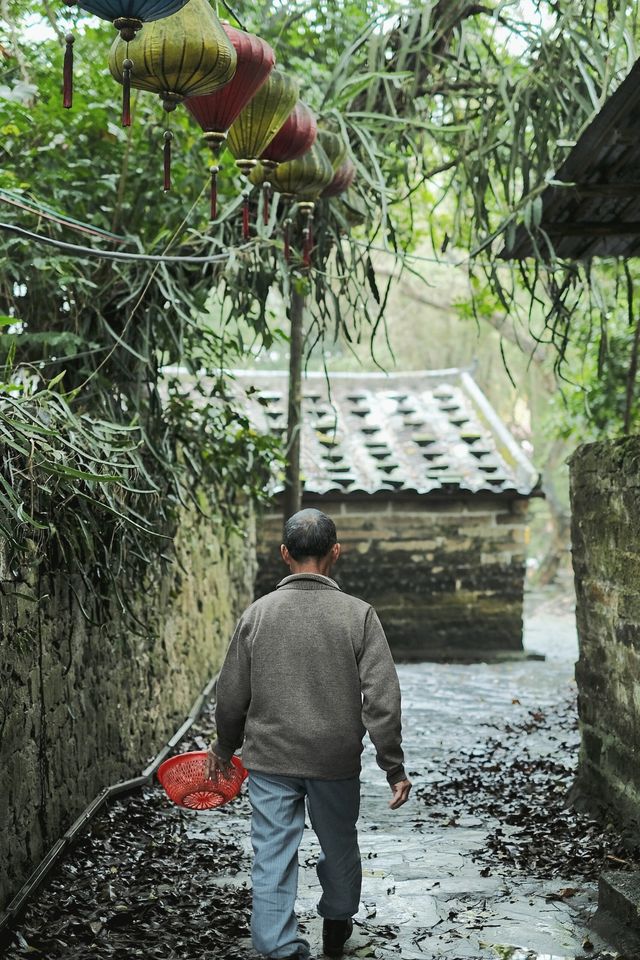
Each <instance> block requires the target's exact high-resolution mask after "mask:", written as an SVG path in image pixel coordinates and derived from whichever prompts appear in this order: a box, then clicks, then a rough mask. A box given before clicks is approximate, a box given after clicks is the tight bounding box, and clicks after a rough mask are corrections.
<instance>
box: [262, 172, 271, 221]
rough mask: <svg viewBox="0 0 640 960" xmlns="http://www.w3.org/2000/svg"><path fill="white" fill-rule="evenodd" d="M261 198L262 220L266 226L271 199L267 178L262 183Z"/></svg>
mask: <svg viewBox="0 0 640 960" xmlns="http://www.w3.org/2000/svg"><path fill="white" fill-rule="evenodd" d="M262 199H263V205H262V222H263V223H264V225H265V227H266V226H267V225H268V223H269V204H270V201H271V184H270V183H269V181H268V180H265V182H264V183H263V184H262Z"/></svg>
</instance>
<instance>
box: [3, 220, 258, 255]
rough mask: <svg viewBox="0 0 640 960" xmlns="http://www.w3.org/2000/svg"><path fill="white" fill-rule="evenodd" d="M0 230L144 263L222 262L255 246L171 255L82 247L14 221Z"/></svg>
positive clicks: (79, 251)
mask: <svg viewBox="0 0 640 960" xmlns="http://www.w3.org/2000/svg"><path fill="white" fill-rule="evenodd" d="M0 230H5V231H6V232H7V233H14V234H16V236H19V237H23V238H24V239H25V240H29V241H30V242H31V241H35V242H37V243H44V244H45V245H46V246H49V247H56V248H57V249H58V250H64V251H66V252H67V253H70V254H75V255H76V256H78V257H98V258H101V259H103V260H124V261H143V262H145V263H223V262H224V261H225V260H228V259H229V257H230V256H231V249H233V252H234V253H242V252H243V251H245V250H251V249H252V248H253V247H255V246H256V240H252V241H251V243H243V244H241V245H240V246H239V247H233V248H231V249H228V250H226V251H225V252H224V253H213V254H211V255H210V256H208V257H171V256H166V255H165V254H152V253H125V252H124V250H97V249H96V248H95V247H83V246H80V245H79V244H77V243H66V242H65V241H64V240H56V239H55V238H54V237H45V236H43V235H42V234H40V233H33V232H32V231H31V230H25V229H24V227H18V226H16V224H15V223H2V222H1V221H0Z"/></svg>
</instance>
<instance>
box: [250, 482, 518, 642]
mask: <svg viewBox="0 0 640 960" xmlns="http://www.w3.org/2000/svg"><path fill="white" fill-rule="evenodd" d="M527 503H528V501H527V500H525V499H521V498H518V499H511V500H507V499H503V498H501V497H498V496H491V495H489V496H487V497H480V496H474V497H469V498H465V499H462V498H460V499H456V498H446V499H442V500H440V501H438V500H436V499H433V498H432V497H420V496H417V495H416V496H412V497H409V498H407V499H403V498H401V497H400V496H395V497H393V498H386V499H382V500H381V499H379V498H377V497H375V496H372V497H369V498H363V499H359V500H358V499H355V498H353V499H352V498H350V499H349V500H346V499H343V500H342V501H339V500H338V501H331V500H329V499H328V498H322V499H319V500H316V499H314V500H313V501H312V500H311V499H309V501H308V502H306V501H305V505H308V506H317V507H318V508H319V509H321V510H324V511H326V512H327V513H328V514H329V515H331V516H332V517H333V518H334V519H335V522H336V526H337V528H338V538H339V540H340V542H341V544H342V548H343V553H342V557H341V559H340V561H339V563H338V564H337V565H336V568H335V577H336V580H338V581H339V583H340V585H341V586H342V588H343V589H344V590H346V591H348V592H349V593H353V594H355V595H356V596H360V597H363V598H364V599H366V600H368V601H369V602H370V603H372V604H373V605H374V606H375V607H376V609H377V611H378V613H379V615H380V618H381V620H382V623H383V625H384V627H385V630H386V633H387V636H388V638H389V643H390V645H391V647H392V649H393V651H394V654H395V656H396V658H397V659H461V660H473V659H483V658H486V657H492V656H498V655H501V654H509V653H518V652H519V651H521V650H522V598H523V585H524V573H525V544H526V541H527V527H526V520H527ZM281 533H282V518H281V515H280V514H279V513H276V512H272V513H270V514H267V515H266V516H264V517H262V518H261V519H260V521H259V526H258V542H257V548H258V577H257V581H256V595H257V596H260V595H262V594H263V593H267V592H268V591H269V590H272V589H273V587H274V585H275V583H276V582H277V581H278V580H279V579H280V578H281V577H282V576H284V575H286V572H287V571H286V568H285V567H284V565H283V564H282V561H281V560H280V558H279V554H278V545H279V543H280V542H281Z"/></svg>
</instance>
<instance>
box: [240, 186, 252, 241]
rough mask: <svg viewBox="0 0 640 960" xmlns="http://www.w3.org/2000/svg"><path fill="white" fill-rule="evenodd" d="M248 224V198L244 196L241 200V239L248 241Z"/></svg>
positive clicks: (246, 195)
mask: <svg viewBox="0 0 640 960" xmlns="http://www.w3.org/2000/svg"><path fill="white" fill-rule="evenodd" d="M249 228H250V224H249V196H248V194H245V196H244V198H243V200H242V237H243V239H244V240H248V239H249V237H250V235H251V234H250V229H249Z"/></svg>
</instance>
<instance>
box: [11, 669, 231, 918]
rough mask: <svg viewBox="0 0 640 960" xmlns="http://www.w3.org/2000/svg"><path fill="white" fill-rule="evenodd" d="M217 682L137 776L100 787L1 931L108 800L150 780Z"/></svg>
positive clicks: (17, 901)
mask: <svg viewBox="0 0 640 960" xmlns="http://www.w3.org/2000/svg"><path fill="white" fill-rule="evenodd" d="M217 682H218V674H216V675H215V676H214V677H213V678H212V679H211V680H209V682H208V683H207V684H206V686H205V687H204V689H203V690H202V692H201V693H200V694H199V695H198V696H197V697H196V699H195V701H194V703H193V706H192V707H191V710H190V711H189V713H188V715H187V718H186V720H185V721H184V723H182V724H181V725H180V726H179V727H178V729H177V730H176V732H175V733H174V734H173V736H172V737H171V739H170V740H167V742H166V743H165V745H164V746H163V747H162V748H161V749H160V750H159V751H158V753H157V754H156V755H155V757H154V758H153V760H152V761H151V763H150V764H149V765H148V766H147V767H145V769H144V770H143V771H142V774H141V775H140V776H139V777H133V778H132V779H130V780H121V781H120V782H119V783H112V784H111V785H110V786H108V787H105V788H104V789H103V790H101V791H100V793H99V794H98V795H97V797H94V798H93V800H92V801H91V803H90V804H89V805H88V806H87V807H85V809H84V810H83V812H82V813H81V814H80V816H79V817H78V818H77V819H76V820H74V822H73V823H72V824H71V826H70V827H69V829H68V830H67V831H66V832H65V833H64V834H63V835H62V837H60V839H59V840H56V842H55V843H54V845H53V846H52V847H51V849H50V850H49V852H48V853H47V855H46V856H45V857H44V859H43V860H41V861H40V863H39V864H38V866H37V867H36V869H35V870H34V871H33V873H31V874H30V875H29V877H28V878H27V880H26V881H25V883H24V884H23V885H22V887H21V888H20V890H18V892H17V894H16V895H15V897H14V898H13V900H12V901H11V902H10V903H9V904H8V906H7V907H6V909H5V910H4V912H3V913H2V914H1V915H0V934H2V933H4V932H5V931H6V930H7V928H8V927H9V926H10V924H12V923H15V921H16V920H17V919H18V917H19V916H20V914H21V913H22V910H23V909H24V907H25V906H26V904H27V902H28V901H29V900H30V898H31V897H32V895H33V894H34V893H35V891H36V890H37V888H38V887H39V886H40V884H41V883H42V881H43V880H44V879H45V877H46V876H47V875H48V874H49V873H50V871H51V870H52V868H53V867H54V866H55V864H56V863H57V862H58V860H60V858H61V857H62V855H63V854H64V853H65V852H66V851H67V849H68V848H69V847H70V846H71V844H72V843H73V841H74V840H75V838H76V837H77V835H78V834H79V833H80V832H81V831H82V830H83V829H84V827H86V825H87V824H88V823H90V822H91V820H93V818H94V817H95V816H96V814H97V813H98V812H99V811H100V810H101V809H102V808H103V806H104V805H105V804H106V803H107V801H109V800H111V799H112V798H113V797H117V796H120V795H121V794H124V793H132V792H133V791H134V790H138V789H139V788H140V787H145V786H147V785H149V784H150V783H151V782H152V779H153V775H154V774H155V772H156V770H157V769H158V767H159V766H160V764H161V763H162V762H163V761H164V760H166V758H167V757H168V756H170V755H171V754H172V753H173V751H174V749H175V747H176V746H177V745H178V743H179V742H180V741H181V740H182V738H183V737H184V735H185V734H186V733H188V731H189V730H190V729H191V727H192V726H193V724H194V723H195V722H196V720H197V719H198V717H199V716H200V714H201V713H202V710H203V709H204V707H205V705H206V704H207V703H208V701H209V700H210V699H211V696H212V694H213V693H215V688H216V683H217Z"/></svg>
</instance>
